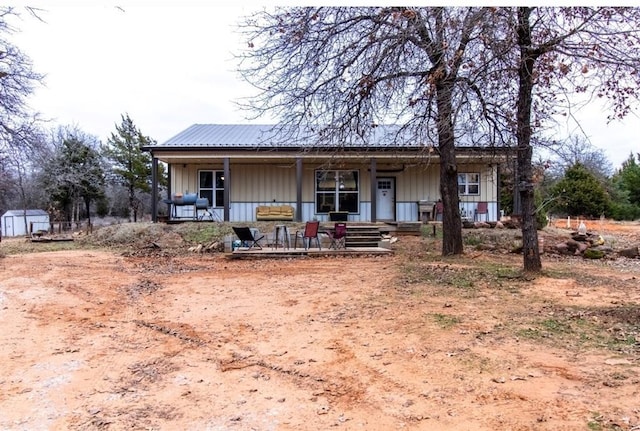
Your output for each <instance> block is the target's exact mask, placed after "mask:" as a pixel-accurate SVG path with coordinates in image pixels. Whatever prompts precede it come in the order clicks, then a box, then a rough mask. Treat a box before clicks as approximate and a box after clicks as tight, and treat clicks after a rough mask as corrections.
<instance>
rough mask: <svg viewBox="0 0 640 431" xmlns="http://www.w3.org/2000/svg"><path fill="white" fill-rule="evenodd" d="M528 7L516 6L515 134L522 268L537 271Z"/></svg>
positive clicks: (532, 60) (539, 264)
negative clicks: (518, 55)
mask: <svg viewBox="0 0 640 431" xmlns="http://www.w3.org/2000/svg"><path fill="white" fill-rule="evenodd" d="M530 13H531V10H530V9H529V8H518V45H519V46H520V65H519V68H518V78H519V84H518V85H519V87H518V107H517V127H516V135H517V140H518V153H517V163H518V184H516V187H517V188H518V191H519V193H520V204H521V214H520V215H521V217H522V254H523V259H524V262H523V264H524V271H527V272H540V270H541V269H542V262H541V261H540V250H539V249H538V230H537V227H536V219H535V202H534V185H533V168H532V166H531V159H532V154H533V150H532V148H531V105H532V100H533V99H532V93H533V85H534V80H533V79H534V78H533V68H534V66H535V62H536V59H537V56H538V54H537V53H535V52H532V50H531V26H530V24H529V14H530Z"/></svg>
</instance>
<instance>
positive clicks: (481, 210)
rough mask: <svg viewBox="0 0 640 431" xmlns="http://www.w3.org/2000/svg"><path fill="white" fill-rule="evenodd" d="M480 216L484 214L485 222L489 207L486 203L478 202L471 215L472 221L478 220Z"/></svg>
mask: <svg viewBox="0 0 640 431" xmlns="http://www.w3.org/2000/svg"><path fill="white" fill-rule="evenodd" d="M481 214H484V218H485V221H487V218H488V217H489V205H488V203H487V202H478V206H477V207H476V210H475V212H474V214H473V221H476V220H478V218H479V216H480V215H481Z"/></svg>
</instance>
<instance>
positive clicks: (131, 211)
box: [129, 184, 138, 223]
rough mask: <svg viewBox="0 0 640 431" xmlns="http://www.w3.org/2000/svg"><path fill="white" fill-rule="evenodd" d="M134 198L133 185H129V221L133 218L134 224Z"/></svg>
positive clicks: (135, 219) (135, 220) (135, 218)
mask: <svg viewBox="0 0 640 431" xmlns="http://www.w3.org/2000/svg"><path fill="white" fill-rule="evenodd" d="M135 198H136V196H135V190H134V188H133V184H129V221H131V219H132V218H133V222H134V223H135V222H137V221H138V214H137V213H136V206H135V202H134V200H135Z"/></svg>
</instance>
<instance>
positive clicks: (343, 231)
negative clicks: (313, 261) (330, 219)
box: [325, 223, 347, 250]
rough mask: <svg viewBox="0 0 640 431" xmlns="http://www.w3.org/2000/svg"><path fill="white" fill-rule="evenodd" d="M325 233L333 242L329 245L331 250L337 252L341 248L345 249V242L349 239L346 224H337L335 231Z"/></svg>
mask: <svg viewBox="0 0 640 431" xmlns="http://www.w3.org/2000/svg"><path fill="white" fill-rule="evenodd" d="M325 233H326V234H327V236H328V237H329V239H330V240H331V244H330V245H329V248H334V249H335V250H337V249H339V248H345V242H346V239H347V224H346V223H336V224H335V225H334V228H333V230H328V231H326V232H325Z"/></svg>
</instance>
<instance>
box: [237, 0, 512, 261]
mask: <svg viewBox="0 0 640 431" xmlns="http://www.w3.org/2000/svg"><path fill="white" fill-rule="evenodd" d="M494 12H495V11H494V10H493V9H488V8H473V7H468V8H442V7H437V8H400V7H371V8H355V7H329V8H324V7H317V8H316V7H314V8H303V7H298V8H284V9H275V10H274V11H273V12H271V11H261V12H258V13H256V14H254V15H253V16H251V17H248V18H247V20H246V22H244V23H243V24H242V25H241V30H243V31H244V34H245V36H246V38H247V43H248V48H249V49H248V50H247V51H246V52H245V53H244V54H242V55H241V56H240V59H241V61H240V72H241V74H242V76H243V77H244V78H245V79H246V80H247V81H248V82H250V83H252V84H253V85H254V86H255V87H256V88H257V89H258V95H257V96H255V97H253V98H250V99H249V100H248V102H247V104H246V106H247V107H248V108H250V109H252V110H253V112H257V115H258V116H259V115H262V114H265V113H269V114H271V115H273V116H274V117H277V118H278V119H279V121H280V123H279V124H280V132H281V133H282V135H283V136H286V138H287V139H289V140H291V139H297V138H300V137H304V138H305V139H306V141H305V142H307V143H308V142H309V140H312V142H313V144H314V146H317V147H321V146H322V145H325V144H328V143H332V144H334V146H340V145H343V146H344V147H350V146H359V147H366V146H367V145H370V144H371V143H372V141H373V139H372V136H373V133H374V131H376V128H377V127H378V126H379V125H383V124H393V125H397V126H398V128H397V129H395V130H394V132H393V133H392V134H391V135H390V136H387V138H388V139H389V140H390V141H391V142H392V143H393V145H396V146H397V147H398V148H400V147H402V146H403V145H404V143H406V142H407V141H408V140H411V141H413V142H423V143H424V146H425V149H426V150H433V149H434V147H435V149H436V152H437V154H438V155H439V157H440V191H441V197H442V200H443V203H444V215H443V231H444V240H443V248H442V253H443V254H444V255H450V254H460V253H462V251H463V243H462V229H461V218H460V213H459V200H458V184H457V181H458V177H457V173H458V171H457V169H458V168H457V163H456V151H455V144H456V140H457V139H458V140H461V139H462V137H463V135H464V137H465V138H466V139H471V138H473V139H475V138H476V135H477V134H478V131H483V130H489V129H491V127H490V126H491V120H490V113H491V112H492V111H493V109H492V107H491V106H490V105H489V104H488V103H487V101H486V100H484V99H483V98H482V97H481V91H480V90H481V89H482V86H479V85H477V80H478V79H485V78H484V76H485V75H484V74H483V71H484V69H485V68H486V67H487V66H486V62H487V61H490V60H491V58H490V57H487V56H486V53H487V52H488V51H487V50H484V49H482V46H483V45H484V44H485V43H486V41H487V40H496V38H495V37H494V36H495V33H496V32H502V33H504V32H503V31H502V30H500V29H496V28H495V27H494V20H492V19H490V15H492V14H493V13H494ZM502 39H504V38H502ZM469 106H475V107H480V108H481V109H479V110H477V111H474V112H475V116H474V115H472V114H471V113H470V112H471V111H470V110H469V109H468V107H469ZM463 108H464V109H463ZM462 117H465V118H467V119H468V118H470V117H474V124H475V127H474V128H465V126H464V123H465V122H464V121H461V118H462ZM298 132H300V134H299V135H296V133H298ZM471 132H474V133H475V134H476V135H473V134H472V133H471ZM482 137H484V138H486V136H484V135H483V136H482ZM486 144H487V142H485V145H486ZM425 160H427V161H428V160H429V158H428V157H425Z"/></svg>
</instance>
